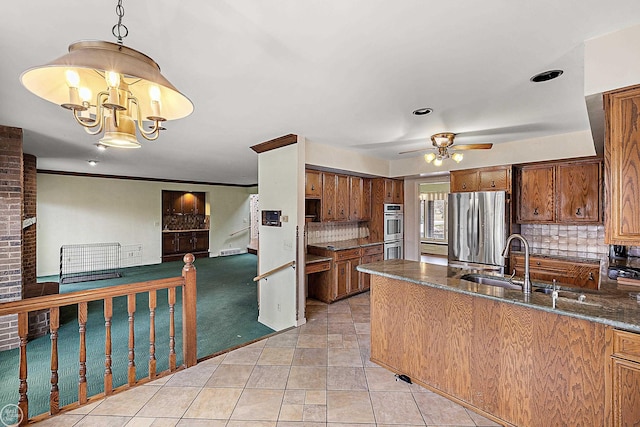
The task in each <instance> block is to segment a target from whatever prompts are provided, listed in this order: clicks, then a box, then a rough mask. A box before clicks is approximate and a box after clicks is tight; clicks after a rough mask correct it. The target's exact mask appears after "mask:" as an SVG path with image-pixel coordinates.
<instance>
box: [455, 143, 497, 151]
mask: <svg viewBox="0 0 640 427" xmlns="http://www.w3.org/2000/svg"><path fill="white" fill-rule="evenodd" d="M491 147H493V144H491V143H486V144H466V145H452V146H451V147H450V148H451V149H453V150H488V149H490V148H491Z"/></svg>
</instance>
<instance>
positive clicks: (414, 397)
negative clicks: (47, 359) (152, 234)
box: [38, 293, 497, 427]
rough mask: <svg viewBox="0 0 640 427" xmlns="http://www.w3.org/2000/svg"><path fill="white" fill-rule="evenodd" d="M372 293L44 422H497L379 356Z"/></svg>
mask: <svg viewBox="0 0 640 427" xmlns="http://www.w3.org/2000/svg"><path fill="white" fill-rule="evenodd" d="M369 316H370V314H369V294H368V293H365V294H360V295H357V296H354V297H351V298H349V299H347V300H343V301H340V302H337V303H334V304H332V305H326V304H323V303H320V302H317V301H314V300H309V302H308V304H307V324H305V325H303V326H301V327H300V328H296V329H294V330H290V331H287V332H285V333H282V334H279V335H275V336H272V337H270V338H267V339H264V340H262V341H258V342H256V343H254V344H251V345H249V346H247V347H243V348H240V349H237V350H234V351H232V352H230V353H227V354H225V355H221V356H218V357H216V358H214V359H210V360H207V361H204V362H202V363H200V364H198V365H197V366H195V367H193V368H190V369H187V370H184V371H181V372H178V373H175V374H173V375H171V376H167V377H163V378H161V379H158V380H156V381H153V382H151V383H148V384H146V385H143V386H139V387H137V388H135V389H132V390H128V391H126V392H122V393H118V394H116V395H114V396H111V397H109V398H107V399H104V400H101V401H99V402H95V403H92V404H90V405H87V406H84V407H82V408H79V409H76V410H74V411H72V412H67V413H64V414H61V415H58V416H56V417H53V418H50V419H48V420H45V421H42V422H40V423H38V425H39V426H43V427H44V426H92V427H94V426H95V427H97V426H109V427H114V426H128V427H143V426H211V427H320V426H327V427H373V426H379V427H383V426H396V427H401V426H496V425H497V424H495V423H493V422H491V421H490V420H487V419H486V418H483V417H481V416H480V415H478V414H476V413H474V412H472V411H469V410H467V409H465V408H463V407H462V406H460V405H457V404H455V403H453V402H451V401H449V400H447V399H445V398H443V397H441V396H439V395H437V394H435V393H432V392H430V391H428V390H425V389H424V388H422V387H419V386H417V385H415V384H414V385H409V384H406V383H404V382H401V381H400V382H398V381H395V378H394V375H393V374H392V373H391V372H390V371H388V370H386V369H384V368H381V367H379V366H377V365H375V364H374V363H372V362H370V361H369V350H370V329H369Z"/></svg>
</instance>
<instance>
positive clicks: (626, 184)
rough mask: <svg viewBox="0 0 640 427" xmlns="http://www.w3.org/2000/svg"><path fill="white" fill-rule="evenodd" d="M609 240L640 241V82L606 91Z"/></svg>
mask: <svg viewBox="0 0 640 427" xmlns="http://www.w3.org/2000/svg"><path fill="white" fill-rule="evenodd" d="M604 108H605V117H606V120H605V126H606V131H605V149H604V159H605V191H606V200H607V213H606V215H605V227H604V230H605V238H604V240H605V243H608V244H612V245H640V213H639V212H640V86H634V87H631V88H627V89H623V90H618V91H613V92H609V93H605V94H604Z"/></svg>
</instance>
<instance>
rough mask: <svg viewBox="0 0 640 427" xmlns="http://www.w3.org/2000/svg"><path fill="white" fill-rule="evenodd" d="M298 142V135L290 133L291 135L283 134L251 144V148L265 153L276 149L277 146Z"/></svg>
mask: <svg viewBox="0 0 640 427" xmlns="http://www.w3.org/2000/svg"><path fill="white" fill-rule="evenodd" d="M297 142H298V136H297V135H294V134H292V133H290V134H289V135H284V136H281V137H280V138H276V139H272V140H270V141H265V142H262V143H260V144H256V145H253V146H251V149H252V150H253V151H255V152H256V153H258V154H260V153H264V152H266V151H271V150H275V149H276V148H282V147H286V146H287V145H291V144H295V143H297Z"/></svg>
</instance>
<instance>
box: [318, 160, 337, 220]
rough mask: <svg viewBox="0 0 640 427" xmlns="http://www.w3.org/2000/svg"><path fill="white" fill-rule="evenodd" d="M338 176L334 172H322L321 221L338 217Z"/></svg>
mask: <svg viewBox="0 0 640 427" xmlns="http://www.w3.org/2000/svg"><path fill="white" fill-rule="evenodd" d="M337 183H338V181H337V178H336V175H335V174H333V173H324V172H323V173H322V216H321V218H320V221H323V222H324V221H335V219H336V189H337Z"/></svg>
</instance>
